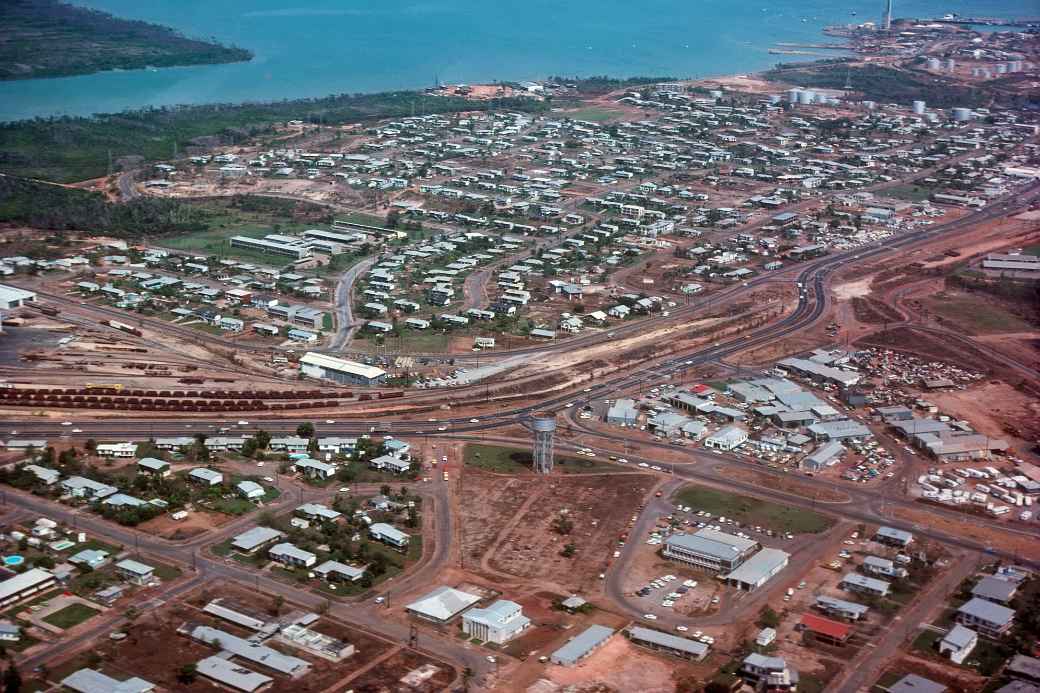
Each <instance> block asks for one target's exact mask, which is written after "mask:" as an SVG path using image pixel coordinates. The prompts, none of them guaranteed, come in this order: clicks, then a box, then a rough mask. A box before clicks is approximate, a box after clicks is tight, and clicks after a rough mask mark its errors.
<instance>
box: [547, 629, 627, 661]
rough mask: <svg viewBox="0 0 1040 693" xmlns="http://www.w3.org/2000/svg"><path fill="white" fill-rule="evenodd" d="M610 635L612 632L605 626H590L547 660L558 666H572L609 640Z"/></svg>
mask: <svg viewBox="0 0 1040 693" xmlns="http://www.w3.org/2000/svg"><path fill="white" fill-rule="evenodd" d="M612 635H614V631H613V630H612V629H610V628H607V627H606V626H600V625H591V626H589V627H588V628H586V629H585V630H583V631H582V632H581V633H578V634H577V635H576V636H574V637H573V638H571V639H570V640H568V641H567V643H566V644H565V645H564V646H563V647H561V648H560V649H558V650H556V651H555V652H553V653H552V655H551V656H550V657H549V660H550V661H551V662H552V663H553V664H559V665H560V666H565V667H570V666H574V665H575V664H577V663H578V662H580V661H581V660H583V659H585V658H586V657H588V656H589V655H590V654H592V653H593V652H594V651H595V650H596V649H598V648H599V647H601V646H602V645H603V644H604V643H605V642H607V640H610V637H611V636H612Z"/></svg>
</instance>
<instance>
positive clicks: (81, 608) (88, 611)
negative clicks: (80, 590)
mask: <svg viewBox="0 0 1040 693" xmlns="http://www.w3.org/2000/svg"><path fill="white" fill-rule="evenodd" d="M100 613H101V612H100V611H98V610H97V609H94V608H92V607H89V606H87V605H86V604H79V603H76V604H69V605H68V606H66V607H65V608H64V609H59V610H58V611H55V612H54V613H53V614H51V615H49V616H46V617H44V619H43V620H44V621H46V622H47V623H49V624H51V625H52V626H55V627H56V628H61V629H63V630H67V629H69V628H72V627H73V626H78V625H79V624H81V623H83V622H84V621H86V620H88V619H91V618H93V617H95V616H97V615H98V614H100Z"/></svg>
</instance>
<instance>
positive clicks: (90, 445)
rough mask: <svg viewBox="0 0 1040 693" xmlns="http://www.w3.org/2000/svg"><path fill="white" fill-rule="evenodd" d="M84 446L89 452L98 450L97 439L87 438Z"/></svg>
mask: <svg viewBox="0 0 1040 693" xmlns="http://www.w3.org/2000/svg"><path fill="white" fill-rule="evenodd" d="M83 447H84V448H85V449H86V451H87V452H94V451H96V450H97V441H96V440H94V439H93V438H87V442H85V443H83Z"/></svg>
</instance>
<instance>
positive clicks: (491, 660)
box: [485, 655, 498, 664]
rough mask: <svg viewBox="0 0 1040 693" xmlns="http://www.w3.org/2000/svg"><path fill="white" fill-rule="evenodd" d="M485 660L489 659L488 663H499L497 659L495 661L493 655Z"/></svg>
mask: <svg viewBox="0 0 1040 693" xmlns="http://www.w3.org/2000/svg"><path fill="white" fill-rule="evenodd" d="M485 659H487V661H489V662H491V663H492V664H494V663H495V662H497V661H498V660H497V659H495V658H494V657H492V656H491V655H488V656H487V657H485Z"/></svg>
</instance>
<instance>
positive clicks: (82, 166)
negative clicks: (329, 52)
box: [0, 91, 548, 182]
mask: <svg viewBox="0 0 1040 693" xmlns="http://www.w3.org/2000/svg"><path fill="white" fill-rule="evenodd" d="M420 106H421V110H422V111H423V112H425V113H457V112H461V111H483V110H495V111H502V110H512V111H542V110H545V109H547V108H548V105H547V104H546V103H544V102H542V101H535V100H534V99H528V98H511V99H492V100H489V101H471V100H468V99H464V98H460V97H447V96H430V95H427V94H423V93H421V92H414V91H403V92H386V93H381V94H354V95H351V94H340V95H335V96H327V97H324V98H320V99H298V100H295V101H279V102H271V103H247V104H237V105H236V104H206V105H198V106H178V107H168V108H150V109H147V110H139V111H125V112H123V113H116V114H101V115H97V116H94V117H91V118H79V117H61V118H50V119H43V118H38V119H36V120H23V121H18V122H15V123H5V124H0V170H3V171H4V172H6V173H9V174H12V175H18V176H26V177H31V178H42V179H44V180H54V181H61V182H70V181H78V180H86V179H90V178H97V177H100V176H103V175H105V174H106V173H107V172H108V169H109V154H110V153H111V156H112V161H115V162H117V163H119V162H120V161H121V160H122V161H124V163H125V167H126V168H133V167H134V166H136V165H137V163H140V162H148V161H160V160H163V159H168V158H169V157H170V156H171V155H172V154H173V152H174V149H175V148H178V147H179V148H180V150H181V151H191V148H192V147H194V148H196V150H200V151H201V150H204V149H206V148H209V147H212V146H215V145H220V144H237V143H241V142H245V141H247V140H255V139H256V138H262V137H263V136H265V135H273V134H274V133H275V125H276V124H279V123H285V122H287V121H289V120H304V121H308V122H312V123H324V124H326V125H339V124H343V123H358V122H365V121H369V120H377V119H380V118H394V117H399V116H405V115H410V114H411V113H412V112H413V109H414V110H418V109H419V107H420ZM126 157H132V158H131V159H125V158H126Z"/></svg>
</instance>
